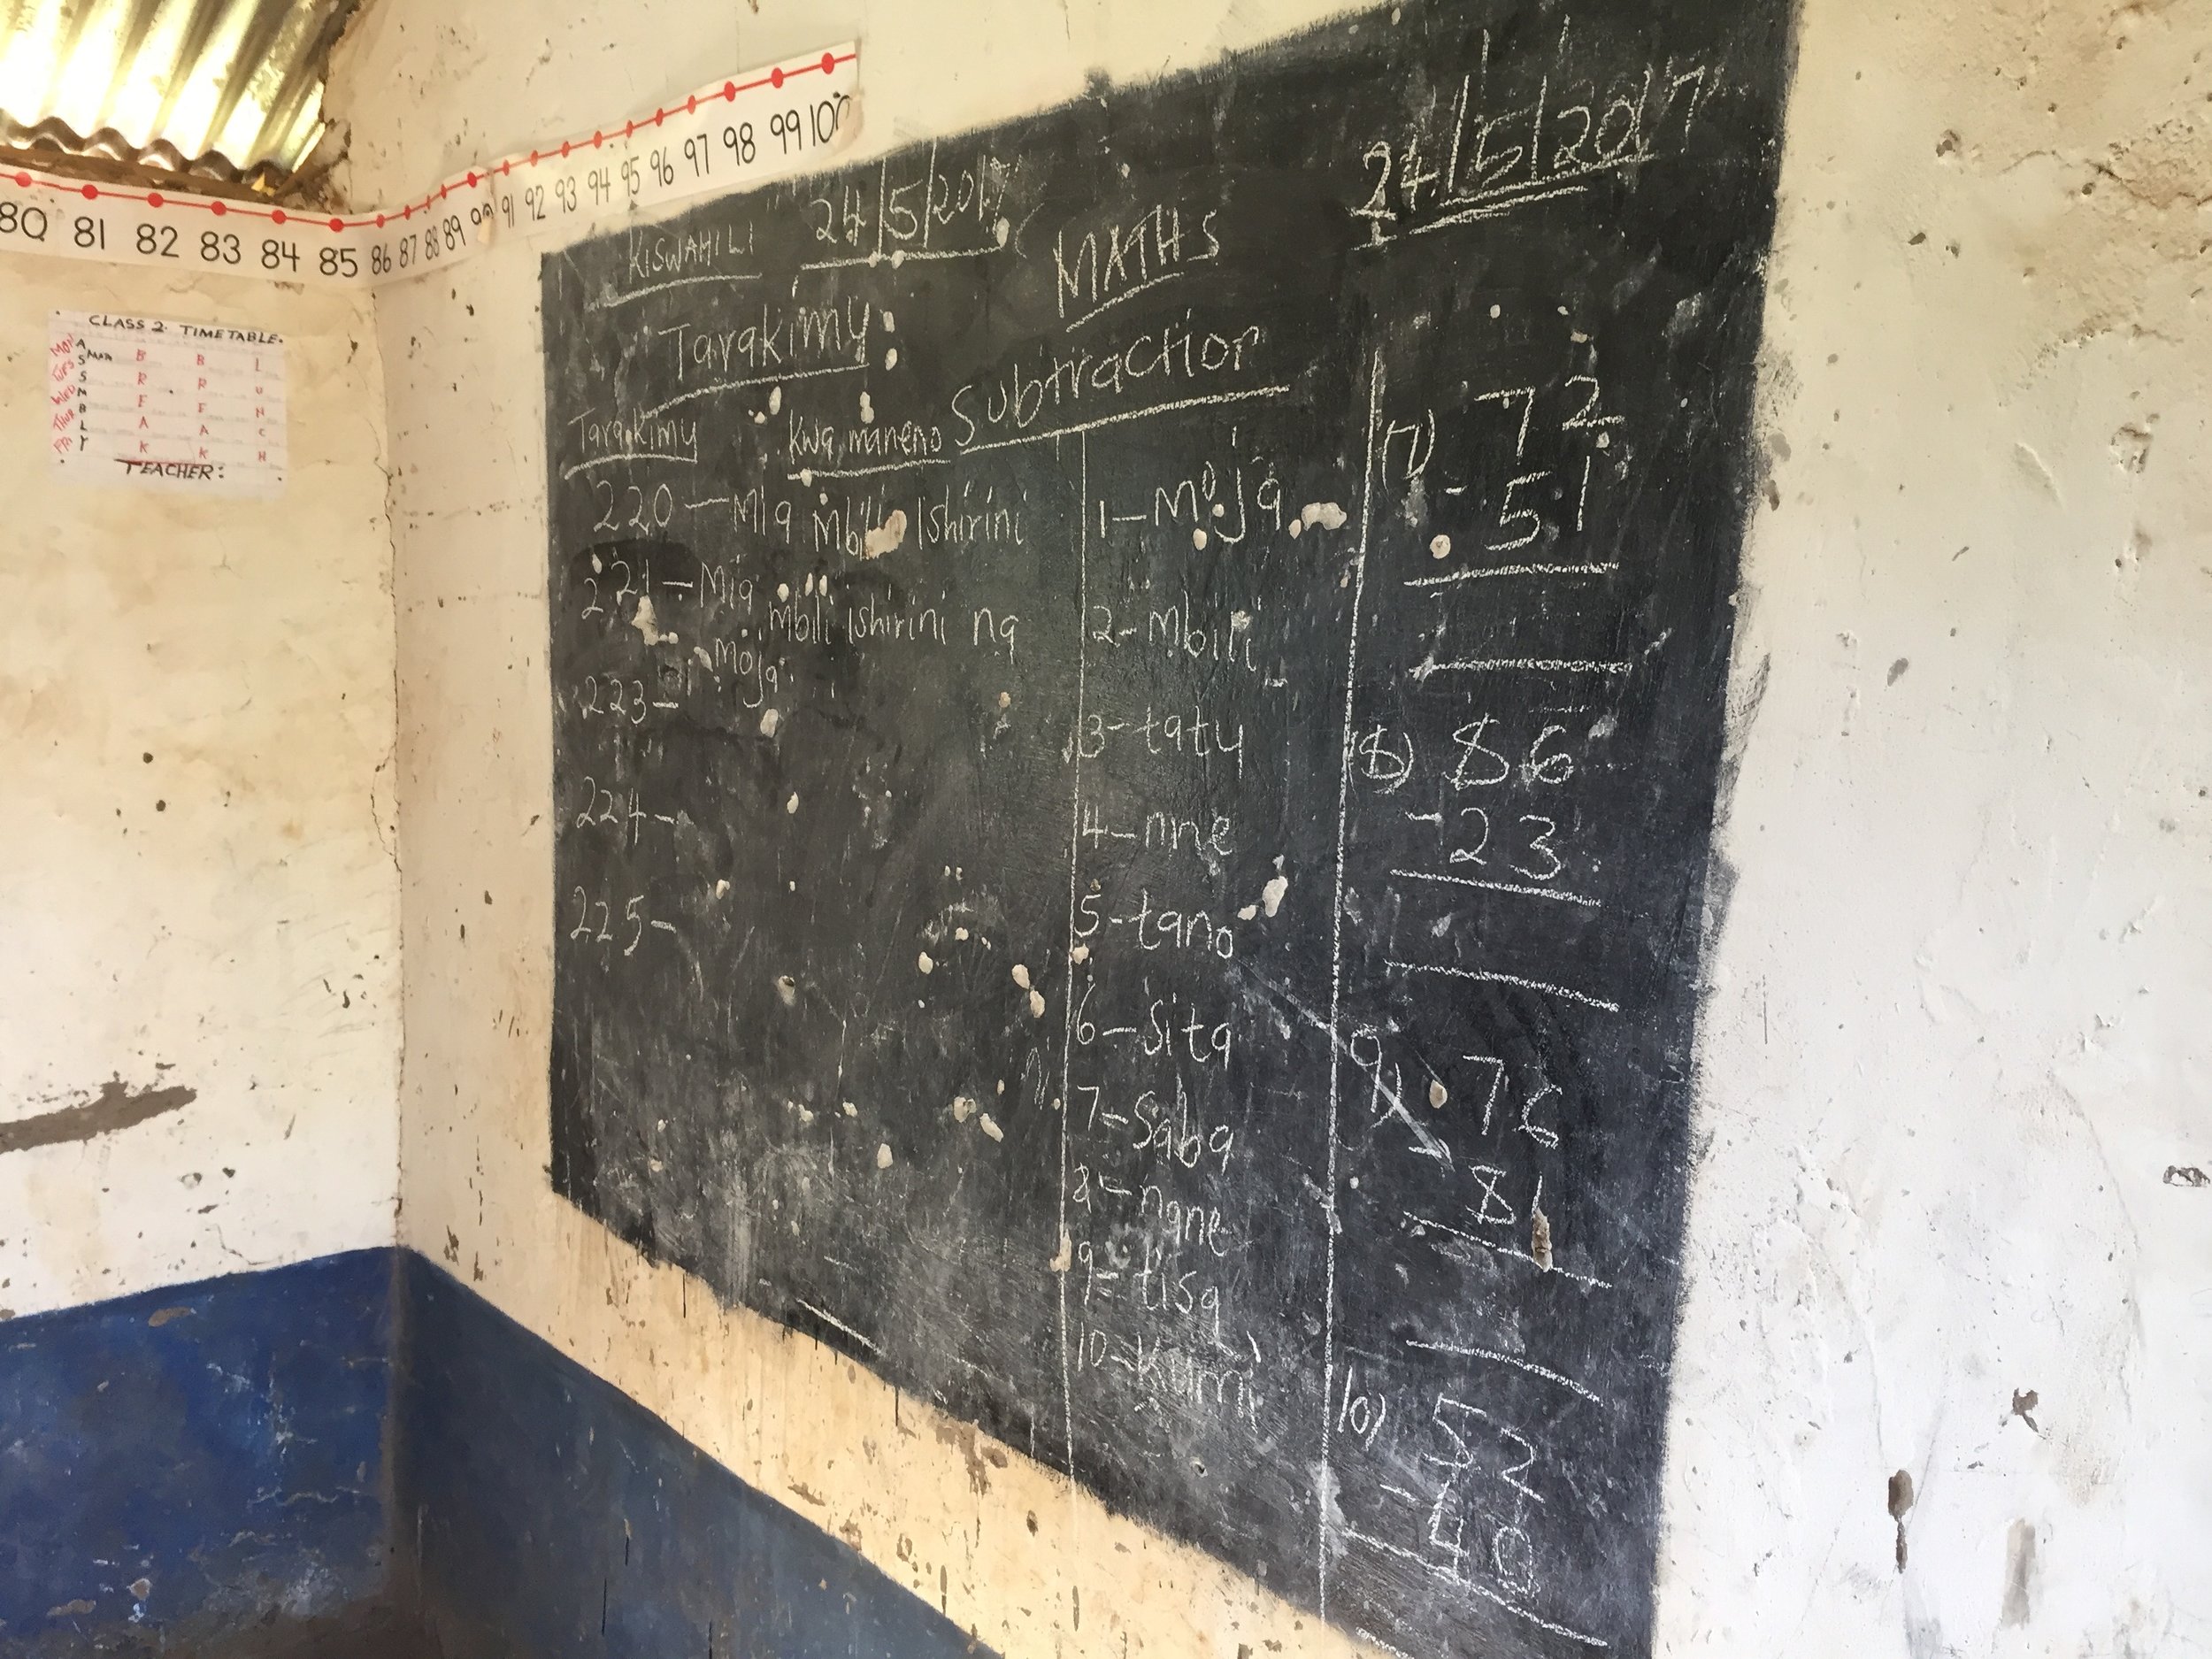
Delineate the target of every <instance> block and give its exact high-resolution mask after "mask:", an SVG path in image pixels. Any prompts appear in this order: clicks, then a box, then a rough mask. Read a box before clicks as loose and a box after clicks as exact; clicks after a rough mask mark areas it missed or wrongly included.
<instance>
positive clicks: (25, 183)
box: [15, 173, 31, 190]
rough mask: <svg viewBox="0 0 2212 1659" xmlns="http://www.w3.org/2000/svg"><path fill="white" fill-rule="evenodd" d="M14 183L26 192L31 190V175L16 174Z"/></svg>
mask: <svg viewBox="0 0 2212 1659" xmlns="http://www.w3.org/2000/svg"><path fill="white" fill-rule="evenodd" d="M15 181H16V183H17V184H19V186H21V187H22V188H24V189H26V190H27V189H29V188H31V175H30V174H29V173H17V174H16V175H15Z"/></svg>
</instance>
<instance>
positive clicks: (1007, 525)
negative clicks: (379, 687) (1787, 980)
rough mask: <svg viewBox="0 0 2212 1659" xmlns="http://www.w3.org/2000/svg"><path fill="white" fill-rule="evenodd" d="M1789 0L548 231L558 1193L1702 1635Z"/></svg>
mask: <svg viewBox="0 0 2212 1659" xmlns="http://www.w3.org/2000/svg"><path fill="white" fill-rule="evenodd" d="M1788 44H1789V29H1788V17H1787V14H1786V9H1785V8H1784V7H1782V6H1781V5H1779V4H1773V3H1772V0H1664V3H1663V4H1647V3H1645V0H1608V3H1606V4H1594V5H1586V6H1581V7H1577V8H1575V9H1573V10H1571V11H1570V10H1569V9H1568V8H1566V7H1564V6H1561V5H1556V4H1494V5H1483V4H1448V5H1437V6H1430V7H1424V6H1420V5H1407V6H1404V7H1402V8H1397V9H1394V10H1393V11H1391V12H1385V13H1375V14H1370V15H1367V16H1364V17H1362V18H1359V19H1351V20H1347V21H1344V22H1340V23H1337V24H1333V25H1331V26H1329V27H1325V28H1323V29H1320V30H1318V31H1317V32H1315V33H1313V34H1311V35H1306V36H1302V37H1301V38H1299V39H1297V40H1294V41H1292V42H1287V43H1286V44H1284V45H1282V46H1280V47H1278V48H1275V49H1271V50H1269V51H1267V52H1265V53H1263V54H1259V55H1256V56H1250V57H1246V58H1234V59H1231V60H1229V61H1227V62H1225V63H1224V64H1222V65H1217V66H1216V67H1213V68H1210V69H1208V70H1206V71H1204V72H1202V73H1195V74H1192V75H1188V76H1186V77H1183V78H1180V79H1177V80H1173V81H1167V82H1164V83H1162V84H1159V85H1156V86H1151V87H1146V88H1136V89H1126V90H1125V89H1102V90H1100V91H1099V92H1098V93H1097V94H1096V96H1091V97H1087V98H1085V99H1083V100H1081V101H1079V102H1078V103H1076V104H1071V105H1070V106H1068V107H1067V108H1064V109H1062V110H1058V111H1053V112H1050V113H1048V114H1046V115H1043V116H1041V117H1038V118H1036V119H1031V120H1027V121H1024V122H1021V123H1019V124H1017V125H1014V126H1010V127H1002V128H998V129H995V130H992V131H989V132H985V133H980V134H972V135H970V136H967V137H963V138H958V139H946V140H941V141H939V142H933V143H930V144H927V145H923V146H918V147H916V148H913V149H911V150H904V151H902V152H900V153H898V154H895V155H894V156H891V157H888V158H887V159H886V160H884V161H882V162H880V163H877V164H873V165H867V166H864V167H860V168H856V169H853V170H851V171H849V172H845V173H837V174H832V175H828V176H824V177H817V178H811V179H806V180H799V181H796V182H793V183H789V184H786V185H781V186H779V187H776V188H772V189H771V190H767V191H764V192H762V193H759V194H756V195H751V196H741V197H732V198H728V199H726V200H722V201H719V202H717V203H714V204H711V205H710V206H707V207H703V208H700V209H698V210H695V211H693V212H691V213H688V214H687V215H685V216H684V217H683V218H681V219H675V220H673V221H671V222H669V223H666V224H664V225H660V226H657V227H651V228H645V229H635V230H626V231H624V232H622V233H619V234H615V235H611V236H608V237H605V238H602V239H600V240H598V241H595V242H588V243H586V244H583V245H581V246H579V247H576V248H573V249H571V250H567V251H565V252H564V253H561V254H558V255H556V256H553V257H549V259H548V260H547V261H546V264H545V267H544V273H543V301H544V316H545V339H546V376H547V395H548V435H549V470H550V478H549V491H550V500H551V513H550V517H551V541H552V545H551V568H550V580H549V611H550V626H551V654H550V666H551V679H552V689H553V698H554V741H555V773H554V775H555V782H556V789H557V799H556V801H555V803H554V805H555V809H556V810H557V823H558V833H557V841H556V879H557V884H558V885H557V898H558V915H557V933H556V940H555V946H556V990H555V1017H554V1044H553V1054H552V1057H551V1067H552V1079H551V1081H552V1110H553V1119H554V1121H553V1152H554V1166H553V1180H554V1183H555V1185H556V1187H557V1189H558V1190H559V1191H560V1192H561V1193H563V1194H565V1195H566V1196H568V1197H569V1198H570V1199H572V1201H573V1202H576V1203H577V1204H579V1205H580V1206H581V1207H582V1208H583V1209H584V1210H587V1211H588V1213H590V1214H592V1215H594V1216H595V1217H600V1218H601V1219H603V1221H604V1222H605V1223H606V1224H607V1225H610V1226H611V1227H612V1228H613V1229H615V1230H616V1231H617V1232H618V1233H620V1234H621V1235H622V1236H624V1237H625V1238H626V1239H629V1240H633V1241H634V1242H635V1243H636V1244H638V1245H639V1246H640V1247H641V1248H643V1249H645V1250H646V1251H647V1252H649V1254H650V1255H652V1256H655V1257H656V1258H657V1259H660V1260H664V1261H668V1262H672V1263H678V1264H680V1265H681V1266H683V1267H684V1268H686V1269H687V1270H689V1271H692V1272H695V1273H696V1274H697V1275H699V1276H700V1277H701V1278H703V1279H705V1280H706V1281H707V1282H708V1283H709V1284H710V1285H712V1286H715V1287H716V1289H717V1290H718V1292H719V1293H720V1294H723V1295H725V1296H726V1297H728V1298H731V1299H732V1300H733V1301H736V1302H743V1303H745V1304H747V1305H749V1306H750V1307H753V1308H755V1309H757V1310H760V1311H762V1312H764V1313H765V1314H768V1315H770V1316H771V1317H774V1318H776V1319H779V1320H781V1321H783V1322H785V1323H786V1324H787V1325H793V1326H795V1327H798V1328H800V1329H803V1330H805V1331H808V1332H810V1333H812V1334H814V1335H816V1336H818V1337H819V1338H820V1339H821V1340H824V1341H826V1342H828V1343H830V1344H831V1345H833V1346H834V1347H836V1348H840V1349H841V1350H843V1351H844V1352H846V1353H848V1354H849V1355H851V1356H853V1357H854V1358H856V1359H857V1360H859V1361H861V1362H863V1363H866V1364H868V1365H870V1366H872V1367H873V1368H874V1369H875V1370H877V1371H879V1372H880V1373H882V1374H883V1375H884V1376H886V1377H887V1378H888V1379H892V1380H893V1381H895V1383H897V1384H898V1385H899V1386H902V1387H904V1388H907V1389H910V1390H913V1391H916V1392H918V1393H921V1394H926V1395H927V1396H928V1397H929V1398H931V1399H932V1400H933V1401H935V1402H938V1403H939V1404H940V1405H941V1406H942V1407H943V1408H944V1409H946V1410H948V1411H949V1412H952V1413H954V1414H956V1415H957V1416H959V1417H963V1418H964V1419H966V1420H968V1421H971V1422H973V1423H976V1424H979V1425H982V1426H983V1427H985V1428H987V1430H989V1431H990V1432H992V1433H994V1434H995V1435H997V1436H999V1437H1000V1438H1002V1439H1003V1440H1007V1441H1008V1442H1010V1444H1012V1445H1014V1446H1015V1447H1017V1448H1025V1449H1026V1450H1027V1451H1028V1452H1029V1453H1030V1454H1031V1455H1033V1456H1035V1457H1036V1458H1038V1459H1039V1460H1041V1461H1042V1462H1045V1463H1050V1464H1052V1465H1055V1466H1057V1467H1060V1468H1063V1469H1065V1470H1066V1471H1069V1472H1070V1474H1071V1476H1072V1478H1073V1479H1077V1480H1079V1481H1080V1482H1082V1483H1083V1484H1084V1485H1085V1486H1088V1487H1090V1488H1092V1489H1093V1490H1094V1491H1096V1492H1097V1493H1098V1494H1101V1495H1102V1497H1103V1498H1104V1499H1106V1500H1107V1501H1108V1502H1110V1503H1112V1504H1114V1505H1116V1506H1117V1507H1118V1508H1121V1509H1125V1510H1127V1511H1128V1512H1130V1513H1133V1514H1134V1515H1136V1516H1138V1517H1141V1518H1143V1519H1144V1520H1146V1521H1148V1522H1150V1523H1152V1524H1154V1525H1157V1526H1159V1527H1161V1528H1163V1529H1164V1530H1166V1531H1167V1532H1171V1533H1174V1534H1176V1535H1178V1536H1179V1537H1182V1538H1184V1539H1187V1540H1191V1541H1193V1542H1194V1543H1196V1544H1198V1545H1200V1546H1202V1547H1203V1548H1206V1549H1208V1550H1210V1551H1212V1552H1214V1553H1215V1554H1217V1555H1219V1556H1220V1557H1221V1558H1223V1559H1224V1560H1226V1561H1228V1562H1230V1563H1234V1564H1235V1565H1237V1566H1238V1567H1240V1568H1241V1569H1242V1570H1244V1571H1248V1572H1249V1573H1252V1574H1254V1575H1256V1576H1257V1577H1259V1578H1262V1579H1263V1581H1264V1582H1265V1583H1266V1584H1268V1585H1269V1586H1271V1587H1272V1588H1273V1589H1275V1590H1276V1591H1278V1592H1279V1593H1280V1594H1284V1595H1286V1596H1288V1597H1290V1598H1292V1599H1294V1600H1295V1601H1300V1602H1302V1603H1304V1604H1306V1605H1309V1606H1310V1607H1313V1608H1315V1609H1317V1610H1319V1611H1320V1612H1322V1613H1323V1614H1324V1615H1325V1617H1327V1618H1329V1619H1330V1620H1332V1621H1334V1622H1335V1623H1337V1624H1340V1625H1342V1626H1343V1627H1345V1628H1347V1629H1349V1630H1353V1631H1356V1632H1363V1633H1365V1634H1367V1635H1370V1636H1371V1637H1373V1638H1375V1639H1377V1640H1380V1641H1382V1642H1384V1643H1386V1644H1387V1645H1389V1646H1392V1647H1397V1648H1399V1649H1401V1650H1402V1651H1405V1652H1408V1653H1418V1654H1422V1655H1427V1654H1433V1653H1445V1652H1450V1653H1460V1652H1483V1653H1492V1652H1496V1653H1511V1654H1541V1655H1552V1654H1571V1653H1590V1652H1593V1651H1620V1652H1624V1653H1631V1654H1634V1653H1641V1652H1645V1651H1647V1650H1648V1647H1649V1644H1650V1606H1651V1589H1652V1579H1653V1572H1654V1563H1655V1548H1656V1537H1657V1523H1658V1492H1659V1479H1660V1466H1661V1459H1662V1455H1663V1432H1664V1425H1665V1417H1666V1399H1667V1379H1668V1374H1669V1370H1670V1366H1671V1355H1672V1347H1673V1310H1674V1304H1675V1300H1676V1296H1677V1294H1678V1288H1679V1285H1680V1277H1681V1270H1680V1263H1679V1260H1678V1244H1679V1240H1680V1236H1681V1229H1682V1216H1683V1202H1684V1191H1685V1184H1686V1160H1687V1156H1688V1114H1689V1094H1690V1071H1691V1061H1692V1043H1693V1036H1694V1015H1695V1010H1696V1003H1697V996H1698V963H1699V948H1700V943H1701V939H1700V933H1701V907H1702V901H1703V890H1704V876H1705V869H1706V864H1707V857H1708V850H1709V841H1710V834H1711V822H1712V815H1713V806H1714V794H1715V787H1716V780H1717V769H1718V763H1719V757H1720V751H1721V738H1722V729H1721V728H1722V718H1723V699H1724V684H1725V679H1726V670H1727V659H1728V649H1729V641H1730V632H1731V628H1730V624H1731V615H1732V613H1731V604H1732V594H1733V590H1734V586H1735V580H1736V565H1737V557H1738V550H1739V546H1740V539H1741V535H1742V526H1743V522H1744V518H1745V515H1746V511H1747V500H1748V494H1749V480H1750V478H1751V473H1752V467H1751V463H1750V458H1749V447H1748V426H1749V416H1750V405H1751V396H1752V389H1753V378H1754V359H1755V351H1756V347H1757V341H1758V326H1759V311H1760V305H1761V301H1762V273H1763V262H1764V259H1765V256H1766V251H1767V247H1768V242H1769V239H1770V229H1771V219H1772V212H1773V192H1774V173H1775V168H1776V163H1777V159H1778V143H1779V137H1778V134H1779V120H1780V110H1781V102H1782V96H1783V90H1784V82H1785V79H1786V65H1787V56H1788ZM787 119H788V120H790V121H803V120H804V119H806V112H805V111H804V110H803V107H801V106H800V105H799V104H797V103H795V105H794V109H793V111H791V112H790V113H789V115H788V118H787ZM777 126H778V122H777V121H774V120H772V121H769V122H767V123H764V124H754V125H752V126H750V127H742V128H741V127H732V129H731V130H730V131H729V132H728V133H726V134H723V143H724V147H725V148H726V149H727V150H730V151H731V152H732V153H733V154H736V155H741V154H742V153H743V151H744V150H745V148H746V147H748V146H755V145H762V144H773V143H776V142H781V140H780V135H779V133H778V131H777V130H776V129H777ZM785 130H786V131H788V130H789V129H788V127H786V129H785ZM670 161H671V165H679V166H691V167H695V168H699V169H702V170H705V169H710V168H711V167H712V166H714V165H718V156H717V155H714V154H709V153H705V150H704V149H702V151H701V153H699V154H696V155H690V156H672V157H670Z"/></svg>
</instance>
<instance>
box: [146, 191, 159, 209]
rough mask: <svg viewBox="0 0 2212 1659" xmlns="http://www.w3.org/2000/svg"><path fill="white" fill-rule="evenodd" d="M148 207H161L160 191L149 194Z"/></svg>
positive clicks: (147, 197)
mask: <svg viewBox="0 0 2212 1659" xmlns="http://www.w3.org/2000/svg"><path fill="white" fill-rule="evenodd" d="M146 205H147V206H148V207H159V206H160V205H161V192H160V191H158V190H154V191H150V192H149V193H148V195H147V196H146Z"/></svg>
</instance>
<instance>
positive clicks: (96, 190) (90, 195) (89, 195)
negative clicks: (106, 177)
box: [84, 184, 100, 202]
mask: <svg viewBox="0 0 2212 1659" xmlns="http://www.w3.org/2000/svg"><path fill="white" fill-rule="evenodd" d="M84 199H85V200H86V201H88V202H96V201H98V200H99V199H100V187H99V186H98V185H96V184H88V185H87V186H85V188H84Z"/></svg>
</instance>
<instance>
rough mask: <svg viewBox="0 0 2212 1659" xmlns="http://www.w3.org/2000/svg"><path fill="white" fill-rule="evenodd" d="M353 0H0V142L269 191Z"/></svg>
mask: <svg viewBox="0 0 2212 1659" xmlns="http://www.w3.org/2000/svg"><path fill="white" fill-rule="evenodd" d="M354 4H355V0H0V143H4V144H6V145H7V146H9V147H10V148H12V149H18V150H59V151H61V152H62V153H64V154H65V155H75V156H96V157H105V158H107V159H109V160H111V161H119V162H126V163H142V164H144V165H149V166H151V167H156V168H159V169H161V170H163V171H165V172H169V173H195V174H201V175H204V176H208V177H213V178H219V179H226V180H242V179H243V180H250V181H251V182H252V183H253V184H254V185H255V186H256V187H257V188H260V189H263V190H271V191H273V190H276V189H280V188H282V186H283V184H284V182H285V181H286V180H288V179H289V177H290V176H291V174H292V173H294V172H295V171H296V169H297V168H298V167H299V165H300V164H301V163H302V162H303V161H305V160H306V158H307V157H308V154H309V152H310V151H311V150H313V149H314V147H315V142H316V141H317V140H318V139H319V138H320V137H321V136H322V132H323V119H322V104H323V75H324V71H325V68H326V65H327V64H328V61H329V58H330V49H331V47H332V46H333V45H334V44H335V43H336V41H337V38H338V35H339V33H340V31H341V30H342V29H343V28H344V27H345V23H346V19H347V18H348V17H349V15H350V13H351V12H352V10H353V6H354Z"/></svg>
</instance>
